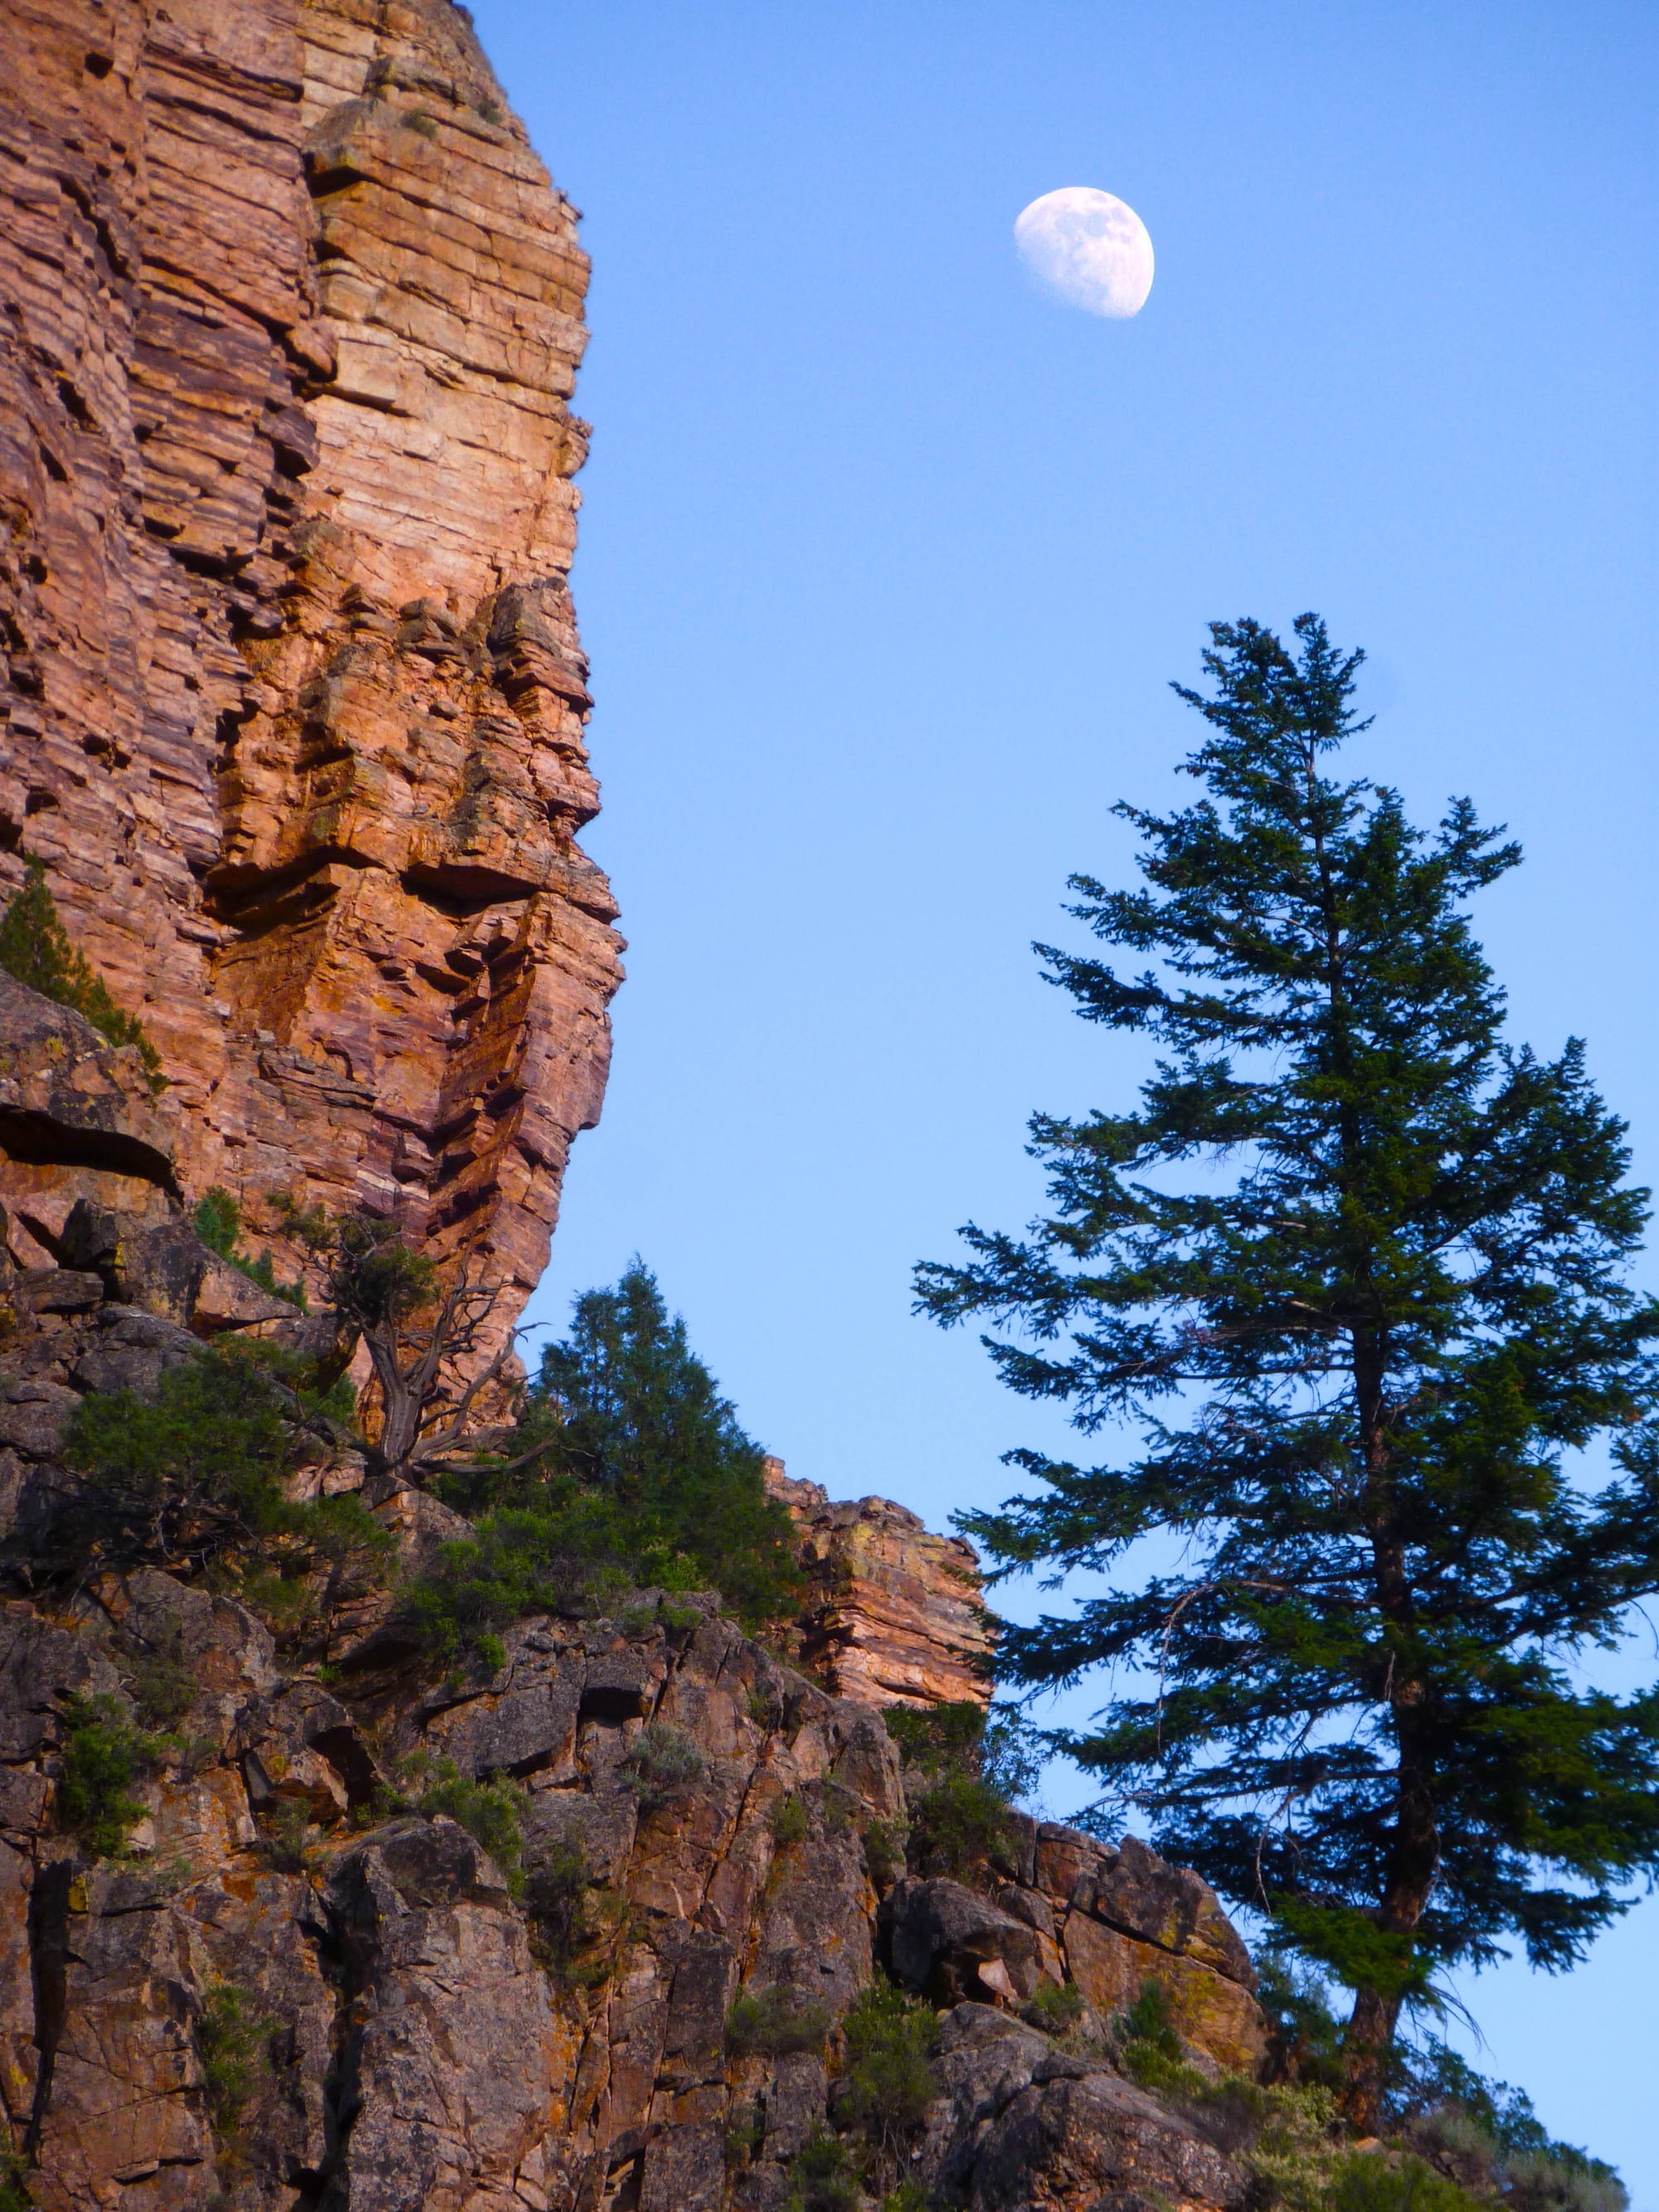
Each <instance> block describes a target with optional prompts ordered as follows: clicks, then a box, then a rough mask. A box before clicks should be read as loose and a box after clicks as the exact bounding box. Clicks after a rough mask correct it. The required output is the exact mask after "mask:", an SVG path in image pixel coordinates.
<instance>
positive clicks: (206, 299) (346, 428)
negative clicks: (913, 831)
mask: <svg viewBox="0 0 1659 2212" xmlns="http://www.w3.org/2000/svg"><path fill="white" fill-rule="evenodd" d="M0 151H3V169H0V195H3V200H4V207H5V221H4V222H3V224H0V290H3V295H4V297H5V299H6V301H7V303H8V307H9V314H8V316H7V318H6V319H4V321H3V324H0V516H3V521H4V524H5V528H4V530H3V532H0V633H3V637H0V642H3V647H4V653H5V659H4V663H3V668H0V679H3V680H0V892H4V891H7V890H9V889H10V888H12V887H14V886H15V884H16V883H17V882H18V881H19V880H21V869H22V860H23V858H24V856H26V855H27V854H35V855H38V856H39V857H40V858H41V859H42V860H45V861H46V864H47V866H48V869H49V871H50V878H51V884H52V891H53V894H54V896H55V897H56V899H57V901H58V906H59V908H60V911H61V912H62V913H63V915H64V919H65V921H66V922H67V924H68V927H69V928H70V933H71V934H72V935H73V937H74V938H75V939H76V943H77V944H78V945H80V946H81V948H82V950H83V951H86V953H87V954H88V957H90V958H91V959H92V960H93V962H94V964H95V965H96V966H97V967H98V968H99V969H101V971H102V972H103V974H104V975H105V976H106V980H107V981H108V982H109V984H110V987H111V988H112V991H113V992H114V994H115V995H116V997H117V998H118V1000H119V1001H120V1002H121V1003H122V1004H123V1005H124V1006H126V1007H127V1008H129V1009H130V1010H131V1011H132V1012H136V1013H137V1014H138V1015H139V1016H140V1017H141V1018H142V1019H143V1022H144V1024H145V1026H146V1028H147V1029H148V1030H149V1033H150V1035H151V1036H152V1037H153V1039H154V1041H155V1044H156V1045H157V1047H158V1048H159V1049H160V1051H161V1058H162V1061H163V1064H164V1066H165V1068H166V1071H167V1076H168V1078H169V1080H170V1083H171V1085H172V1088H171V1090H170V1092H169V1094H168V1097H169V1103H170V1104H171V1106H172V1107H173V1109H174V1113H173V1122H174V1128H173V1138H172V1142H171V1146H170V1147H162V1148H161V1149H163V1150H168V1149H170V1152H171V1156H172V1164H173V1172H174V1173H175V1174H176V1176H177V1177H178V1180H179V1184H180V1185H181V1186H182V1188H184V1189H185V1193H186V1194H195V1193H197V1192H199V1191H200V1190H201V1189H202V1188H205V1186H206V1185H208V1184H209V1183H211V1182H222V1183H223V1184H225V1185H227V1186H228V1187H229V1188H231V1189H232V1190H233V1191H234V1192H236V1193H237V1194H239V1195H240V1196H241V1197H242V1198H243V1200H244V1203H245V1206H246V1209H247V1211H248V1214H249V1218H250V1221H251V1225H252V1227H253V1228H254V1229H255V1230H256V1231H260V1230H262V1229H263V1230H264V1231H266V1232H267V1233H268V1235H269V1234H270V1233H274V1231H275V1229H276V1216H275V1214H274V1213H273V1212H270V1211H269V1209H268V1206H267V1203H266V1202H267V1201H268V1200H269V1199H270V1197H271V1196H272V1195H273V1194H276V1193H283V1194H288V1195H289V1196H291V1197H293V1198H295V1200H301V1201H302V1202H304V1203H307V1204H315V1203H319V1202H320V1203H323V1204H325V1205H327V1206H330V1207H337V1206H343V1205H344V1204H347V1203H349V1202H350V1201H352V1200H361V1199H367V1200H372V1201H374V1202H376V1203H378V1204H380V1205H382V1206H384V1205H387V1204H389V1203H391V1202H392V1201H394V1200H395V1201H398V1202H399V1203H401V1204H403V1205H404V1206H405V1207H406V1208H407V1209H408V1210H409V1212H410V1217H411V1219H412V1222H413V1225H414V1226H415V1228H416V1231H417V1232H418V1233H421V1234H423V1235H426V1236H428V1237H429V1238H430V1239H431V1240H432V1245H433V1248H434V1249H435V1250H436V1251H437V1252H438V1253H439V1254H440V1255H444V1254H446V1253H448V1252H453V1251H454V1250H455V1249H458V1248H459V1246H460V1245H461V1244H462V1243H476V1246H477V1252H478V1257H479V1265H480V1267H481V1268H482V1269H483V1271H484V1273H486V1276H487V1277H488V1278H489V1279H494V1280H496V1281H499V1282H500V1283H501V1285H503V1286H504V1291H505V1293H506V1295H505V1296H504V1297H503V1299H502V1301H501V1305H500V1308H499V1310H498V1315H497V1323H498V1326H500V1327H502V1328H504V1327H505V1326H507V1323H508V1322H510V1321H511V1320H513V1319H514V1318H516V1315H517V1311H518V1310H519V1307H520V1305H521V1304H522V1302H523V1298H524V1297H525V1296H526V1295H527V1293H528V1291H529V1289H530V1287H531V1286H532V1285H533V1283H534V1281H535V1279H536V1278H537V1276H538V1273H539V1272H540V1269H541V1267H543V1265H544V1261H545V1258H546V1254H547V1248H548V1239H549V1236H550V1231H551V1228H552V1225H553V1221H554V1218H555V1215H556V1208H557V1200H558V1191H559V1183H560V1179H561V1176H562V1172H563V1168H564V1164H565V1159H566V1156H567V1153H568V1149H569V1146H570V1142H571V1140H572V1138H573V1137H574V1134H575V1133H576V1132H577V1131H578V1130H579V1129H580V1128H583V1127H588V1126H590V1125H591V1124H592V1121H594V1120H595V1119H596V1117H597V1115H598V1113H599V1103H600V1099H601V1096H602V1093H603V1089H604V1083H605V1068H606V1063H607V1054H608V1030H607V1025H606V1020H605V1006H606V1002H607V1000H608V999H609V997H610V994H611V991H612V990H613V989H614V987H615V986H616V983H617V979H618V975H619V972H620V971H619V969H618V967H617V952H618V951H619V946H620V941H619V939H617V937H616V935H615V933H613V932H612V930H611V928H610V927H609V923H610V921H611V918H612V916H613V915H614V911H615V909H614V907H613V905H612V902H611V896H610V893H609V890H608V889H607V887H606V885H605V880H604V878H603V877H602V875H601V874H600V873H599V870H598V869H596V868H595V867H594V866H593V865H592V862H591V861H589V860H586V858H585V857H584V855H583V854H581V852H580V849H579V848H578V847H577V846H576V844H575V842H574V838H575V835H576V832H577V831H578V830H579V829H580V826H581V824H582V823H584V822H586V820H587V819H588V818H589V817H591V815H592V813H593V811H594V810H595V807H596V805H597V804H598V794H597V790H596V787H595V785H594V782H593V780H592V775H590V773H589V771H588V767H587V760H586V752H585V750H584V747H583V744H582V729H583V724H584V721H585V719H586V713H587V708H588V703H589V702H588V696H587V689H586V663H585V661H584V659H583V657H582V654H581V651H580V645H579V642H578V639H577V634H576V629H575V623H574V615H573V613H572V610H571V606H570V602H569V598H568V592H567V589H566V576H567V574H568V568H569V565H570V560H571V555H572V552H573V550H574V527H575V511H576V504H577V497H576V493H575V490H574V486H573V484H572V482H571V478H572V477H573V475H574V471H575V470H576V469H577V468H578V467H579V466H580V462H581V459H582V458H583V454H584V452H585V444H586V426H585V425H584V424H582V423H581V422H579V421H578V420H577V419H576V418H575V417H574V416H573V415H572V414H571V413H570V411H569V405H568V403H569V399H570V396H571V392H572V389H573V386H574V378H575V373H576V368H577V364H578V362H579V361H580V355H581V350H582V346H583V343H584V338H585V332H584V329H583V325H582V319H581V314H582V297H583V293H584V290H585V288H586V274H587V264H586V257H585V256H584V255H583V253H582V252H581V250H580V246H579V245H578V243H577V239H576V228H575V216H574V210H572V209H571V208H570V207H569V205H568V203H567V202H566V201H565V200H564V199H563V198H562V197H561V196H560V194H559V193H558V192H557V191H556V190H555V189H554V187H553V186H552V185H550V182H549V180H548V178H547V174H546V172H545V171H544V168H543V167H542V165H541V163H540V162H539V161H538V159H537V158H536V155H534V154H533V153H532V150H531V149H530V147H529V145H528V143H527V141H526V137H525V134H524V131H523V130H522V128H521V126H520V125H519V124H518V122H517V121H516V120H515V119H514V118H513V117H512V116H510V115H509V114H507V112H506V110H505V106H504V104H503V103H502V102H501V94H500V89H499V88H498V87H497V85H496V84H495V80H494V78H493V76H491V74H490V71H489V67H488V64H486V63H485V61H484V59H483V56H482V54H481V52H479V49H478V47H477V42H476V40H475V39H474V38H473V35H472V33H471V27H470V24H469V21H468V19H467V18H466V17H465V14H464V12H463V11H461V10H459V9H454V8H453V7H451V6H450V5H449V4H448V0H235V4H234V5H227V4H224V0H169V4H168V6H167V7H166V8H161V7H156V6H151V5H146V4H141V0H17V4H16V5H15V6H9V7H8V8H7V9H6V10H5V11H4V15H3V20H0ZM0 1141H3V1138H0ZM112 1165H113V1164H112ZM131 1165H132V1163H131V1161H123V1162H122V1163H120V1164H119V1169H120V1171H121V1172H127V1171H129V1170H131ZM140 1171H141V1172H143V1170H142V1168H141V1170H140ZM279 1256H280V1258H281V1261H282V1263H283V1273H285V1274H292V1273H295V1271H296V1270H297V1268H298V1267H299V1266H300V1264H301V1260H302V1257H303V1255H301V1254H300V1253H298V1252H283V1253H281V1254H280V1255H279Z"/></svg>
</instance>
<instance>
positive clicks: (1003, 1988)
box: [882, 1880, 1043, 2004]
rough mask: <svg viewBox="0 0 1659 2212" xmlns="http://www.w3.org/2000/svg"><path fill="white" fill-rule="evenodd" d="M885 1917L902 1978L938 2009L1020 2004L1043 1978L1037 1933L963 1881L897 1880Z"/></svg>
mask: <svg viewBox="0 0 1659 2212" xmlns="http://www.w3.org/2000/svg"><path fill="white" fill-rule="evenodd" d="M882 1916H883V1921H884V1927H885V1929H886V1935H887V1944H888V1955H889V1957H890V1960H891V1962H892V1967H893V1972H894V1973H895V1974H896V1976H897V1977H898V1978H899V1980H900V1981H901V1982H902V1983H903V1984H904V1985H905V1987H906V1988H907V1989H911V1990H917V1991H918V1992H921V1993H923V1994H925V1995H926V1996H928V1997H929V1998H931V1999H932V2001H933V2002H934V2003H935V2004H956V2003H959V2002H961V2001H962V2000H963V1998H971V1999H976V2000H981V2001H988V2002H1000V2003H1005V2004H1015V2003H1018V2002H1023V2001H1024V1999H1025V1998H1027V1997H1029V1996H1030V1995H1031V1992H1032V1991H1033V1990H1035V1989H1036V1985H1037V1984H1038V1982H1039V1981H1040V1980H1041V1979H1042V1974H1043V1966H1042V1946H1041V1943H1040V1942H1039V1940H1038V1936H1037V1932H1036V1930H1035V1929H1032V1928H1031V1927H1030V1925H1029V1923H1027V1922H1025V1921H1024V1920H1022V1919H1017V1918H1016V1917H1014V1916H1013V1915H1012V1913H1008V1912H1004V1911H1000V1909H999V1908H998V1907H997V1906H996V1905H993V1904H991V1903H990V1902H989V1900H988V1899H986V1898H983V1897H981V1896H979V1895H978V1894H977V1893H975V1891H973V1890H970V1889H965V1888H964V1887H963V1885H962V1884H961V1883H960V1882H956V1881H908V1880H907V1881H900V1882H897V1883H896V1884H895V1885H894V1887H893V1888H892V1890H891V1891H890V1893H889V1894H888V1896H887V1897H886V1899H884V1903H883V1906H882Z"/></svg>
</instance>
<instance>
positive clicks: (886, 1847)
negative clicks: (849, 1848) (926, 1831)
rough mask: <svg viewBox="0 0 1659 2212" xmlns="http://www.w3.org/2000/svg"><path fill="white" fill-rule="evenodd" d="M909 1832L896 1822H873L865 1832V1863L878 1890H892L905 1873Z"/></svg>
mask: <svg viewBox="0 0 1659 2212" xmlns="http://www.w3.org/2000/svg"><path fill="white" fill-rule="evenodd" d="M907 1839H908V1829H907V1828H905V1827H903V1826H902V1825H901V1824H900V1823H899V1822H898V1821H896V1820H872V1821H871V1823H870V1825H869V1826H868V1827H867V1828H866V1830H865V1832H864V1863H865V1865H866V1867H868V1868H869V1869H870V1879H871V1881H872V1882H874V1884H875V1886H876V1887H877V1888H878V1889H879V1890H887V1889H890V1888H891V1887H892V1886H893V1884H894V1883H895V1882H896V1881H897V1880H898V1878H899V1876H900V1875H902V1873H903V1871H904V1853H905V1845H906V1842H907Z"/></svg>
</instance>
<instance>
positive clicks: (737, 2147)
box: [0, 2097, 766, 2212]
mask: <svg viewBox="0 0 1659 2212" xmlns="http://www.w3.org/2000/svg"><path fill="white" fill-rule="evenodd" d="M765 2142H766V2107H765V2106H764V2105H763V2104H762V2102H761V2100H760V2099H759V2098H758V2097H751V2098H750V2100H749V2101H748V2103H747V2104H743V2105H733V2106H732V2116H731V2118H730V2119H729V2120H728V2122H727V2123H726V2171H727V2172H730V2173H738V2172H742V2170H743V2168H744V2166H750V2165H751V2164H752V2163H753V2162H754V2160H756V2159H757V2158H758V2157H759V2156H760V2154H761V2150H762V2148H763V2145H764V2143H765ZM0 2212H3V2207H0Z"/></svg>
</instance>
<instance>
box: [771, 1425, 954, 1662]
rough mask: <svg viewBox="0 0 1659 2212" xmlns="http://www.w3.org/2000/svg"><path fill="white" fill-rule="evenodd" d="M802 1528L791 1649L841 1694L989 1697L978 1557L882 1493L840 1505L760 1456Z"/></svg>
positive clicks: (814, 1485) (777, 1495) (818, 1488)
mask: <svg viewBox="0 0 1659 2212" xmlns="http://www.w3.org/2000/svg"><path fill="white" fill-rule="evenodd" d="M766 1464H767V1487H768V1488H769V1490H770V1492H771V1493H772V1495H773V1496H774V1497H775V1498H778V1499H779V1500H781V1503H782V1504H784V1505H786V1506H787V1508H788V1510H789V1514H790V1517H791V1519H792V1520H793V1522H794V1523H795V1527H796V1529H797V1530H798V1532H799V1537H800V1550H799V1560H800V1565H801V1568H802V1571H803V1572H804V1574H805V1579H806V1585H807V1591H808V1597H807V1609H806V1612H805V1616H804V1618H803V1620H802V1623H801V1626H800V1629H799V1632H798V1637H797V1640H796V1646H795V1651H794V1656H795V1657H796V1658H797V1659H798V1661H799V1664H800V1665H801V1667H802V1668H804V1669H805V1671H806V1672H807V1673H808V1674H811V1675H813V1676H814V1677H815V1678H816V1679H817V1680H819V1681H821V1682H823V1684H824V1685H825V1686H826V1687H827V1688H828V1689H829V1690H830V1691H831V1692H834V1694H835V1695H836V1696H837V1697H843V1698H857V1699H860V1701H861V1702H862V1703H864V1704H866V1705H951V1704H957V1703H972V1704H975V1705H986V1704H987V1703H988V1702H989V1699H990V1694H991V1693H990V1658H991V1648H992V1638H991V1628H990V1623H989V1620H988V1618H987V1614H986V1611H985V1607H984V1601H983V1596H982V1584H981V1577H980V1570H979V1559H978V1555H977V1554H976V1553H975V1550H974V1547H973V1546H972V1545H971V1544H969V1543H967V1542H965V1541H963V1538H962V1537H960V1536H939V1535H936V1534H933V1532H932V1531H931V1530H930V1529H929V1528H927V1526H926V1525H925V1523H924V1522H922V1521H921V1520H920V1519H919V1518H918V1516H916V1515H915V1514H914V1513H912V1512H911V1511H909V1510H908V1508H907V1507H905V1506H902V1505H896V1504H894V1503H893V1501H892V1500H891V1499H890V1498H858V1499H856V1500H851V1501H844V1502H842V1503H840V1504H837V1503H835V1502H833V1501H832V1500H831V1498H830V1497H829V1493H828V1492H827V1491H825V1490H823V1488H822V1487H821V1486H819V1485H818V1484H817V1483H815V1482H797V1481H795V1480H793V1479H792V1478H791V1477H790V1476H789V1475H788V1474H786V1473H785V1471H784V1468H783V1462H781V1460H775V1459H771V1460H769V1461H768V1462H767V1463H766Z"/></svg>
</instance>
